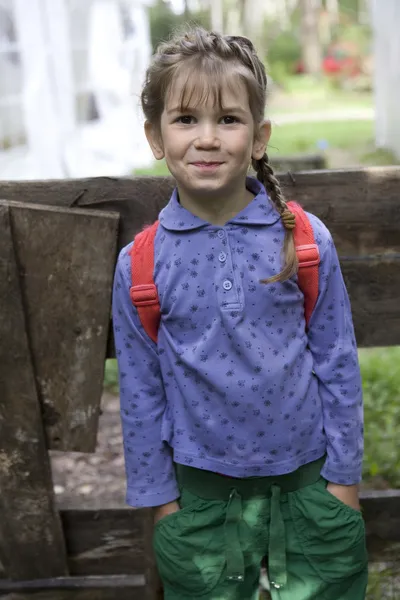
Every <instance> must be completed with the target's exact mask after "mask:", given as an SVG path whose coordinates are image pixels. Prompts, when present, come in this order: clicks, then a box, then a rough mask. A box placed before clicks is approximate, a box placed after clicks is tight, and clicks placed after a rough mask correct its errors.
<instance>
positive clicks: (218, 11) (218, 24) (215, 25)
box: [210, 0, 224, 33]
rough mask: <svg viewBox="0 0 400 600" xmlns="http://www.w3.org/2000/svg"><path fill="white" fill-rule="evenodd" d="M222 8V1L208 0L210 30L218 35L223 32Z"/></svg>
mask: <svg viewBox="0 0 400 600" xmlns="http://www.w3.org/2000/svg"><path fill="white" fill-rule="evenodd" d="M223 8H224V7H223V0H210V15H211V29H212V30H213V31H218V33H223V32H224V10H223Z"/></svg>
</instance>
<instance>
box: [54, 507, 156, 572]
mask: <svg viewBox="0 0 400 600" xmlns="http://www.w3.org/2000/svg"><path fill="white" fill-rule="evenodd" d="M147 513H151V511H146V510H142V509H140V510H134V509H131V508H129V507H126V508H121V509H103V510H100V511H99V510H98V511H94V510H69V509H65V510H61V520H62V524H63V529H64V535H65V543H66V546H67V548H68V565H69V571H70V573H71V575H76V576H78V575H80V576H83V575H121V574H126V575H138V574H142V573H144V571H145V569H146V565H145V554H144V538H145V535H146V534H145V524H146V519H147Z"/></svg>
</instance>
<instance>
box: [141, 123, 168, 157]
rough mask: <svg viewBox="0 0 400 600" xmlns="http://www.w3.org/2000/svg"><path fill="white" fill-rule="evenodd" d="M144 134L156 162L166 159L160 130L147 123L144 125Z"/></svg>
mask: <svg viewBox="0 0 400 600" xmlns="http://www.w3.org/2000/svg"><path fill="white" fill-rule="evenodd" d="M144 132H145V134H146V138H147V141H148V142H149V145H150V148H151V150H152V152H153V155H154V158H155V159H156V160H161V159H162V158H164V148H163V144H162V139H161V134H160V132H159V130H158V129H156V127H155V126H154V125H153V124H152V123H150V121H146V122H145V124H144Z"/></svg>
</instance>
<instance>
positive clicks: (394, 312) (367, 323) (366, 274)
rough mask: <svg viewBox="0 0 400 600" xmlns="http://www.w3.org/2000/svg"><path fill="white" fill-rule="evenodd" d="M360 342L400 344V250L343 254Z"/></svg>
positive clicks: (387, 344) (343, 266) (367, 343)
mask: <svg viewBox="0 0 400 600" xmlns="http://www.w3.org/2000/svg"><path fill="white" fill-rule="evenodd" d="M341 267H342V270H343V277H344V280H345V282H346V286H347V289H348V292H349V296H350V300H351V304H352V312H353V319H354V327H355V332H356V338H357V344H358V346H360V347H374V346H375V347H376V346H396V345H400V303H399V290H400V254H395V255H383V256H381V257H375V256H368V257H360V258H357V257H355V258H343V259H342V260H341Z"/></svg>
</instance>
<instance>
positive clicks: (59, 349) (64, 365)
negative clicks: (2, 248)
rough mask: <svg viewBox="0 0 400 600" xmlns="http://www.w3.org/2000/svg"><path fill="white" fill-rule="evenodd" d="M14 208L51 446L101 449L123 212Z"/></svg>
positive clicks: (24, 290) (29, 327)
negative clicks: (101, 408) (103, 396)
mask: <svg viewBox="0 0 400 600" xmlns="http://www.w3.org/2000/svg"><path fill="white" fill-rule="evenodd" d="M0 204H1V205H2V206H6V205H7V203H6V202H4V201H0ZM9 207H10V215H11V226H12V231H13V238H14V247H15V252H16V257H17V263H18V271H19V275H20V280H21V288H22V294H23V300H24V308H25V315H26V324H27V331H28V337H29V343H30V347H31V350H32V356H33V361H34V371H35V376H36V383H37V387H38V392H39V398H40V401H41V405H42V410H43V417H44V423H45V428H46V433H47V446H48V448H50V449H56V450H65V451H75V450H76V451H82V452H91V451H94V449H95V445H96V434H97V425H98V415H99V404H100V398H101V393H102V386H103V370H104V358H105V354H106V347H107V338H108V328H109V319H110V312H111V289H112V278H113V270H114V263H115V258H116V243H117V226H118V215H117V214H116V213H104V212H98V211H88V210H82V209H67V208H60V207H55V206H50V207H48V206H43V205H32V204H27V203H18V202H11V203H9Z"/></svg>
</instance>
